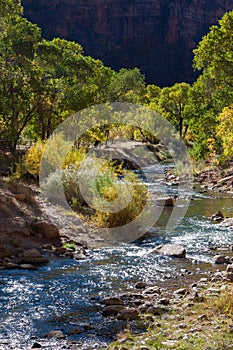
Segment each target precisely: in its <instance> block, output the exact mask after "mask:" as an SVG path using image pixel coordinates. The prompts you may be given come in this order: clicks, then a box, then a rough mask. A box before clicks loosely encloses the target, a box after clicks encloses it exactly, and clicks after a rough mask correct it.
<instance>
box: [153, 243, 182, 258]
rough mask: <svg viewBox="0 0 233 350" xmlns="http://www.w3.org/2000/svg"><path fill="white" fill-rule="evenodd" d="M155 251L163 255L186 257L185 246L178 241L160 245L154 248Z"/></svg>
mask: <svg viewBox="0 0 233 350" xmlns="http://www.w3.org/2000/svg"><path fill="white" fill-rule="evenodd" d="M153 252H154V253H157V254H161V255H168V256H174V257H176V258H185V256H186V250H185V248H184V247H183V246H182V245H181V244H177V243H173V244H172V243H170V244H162V245H159V246H157V247H156V248H155V249H154V250H153Z"/></svg>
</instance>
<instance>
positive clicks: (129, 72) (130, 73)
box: [109, 68, 146, 103]
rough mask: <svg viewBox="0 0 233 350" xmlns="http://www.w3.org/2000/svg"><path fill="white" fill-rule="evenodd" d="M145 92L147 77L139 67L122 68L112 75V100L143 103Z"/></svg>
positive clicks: (110, 95) (110, 92)
mask: <svg viewBox="0 0 233 350" xmlns="http://www.w3.org/2000/svg"><path fill="white" fill-rule="evenodd" d="M145 93H146V84H145V77H144V75H143V74H142V73H141V72H140V70H139V69H138V68H134V69H126V68H122V69H120V70H119V72H115V73H114V74H113V75H112V78H111V81H110V86H109V99H110V101H128V102H133V103H142V102H143V101H144V96H145Z"/></svg>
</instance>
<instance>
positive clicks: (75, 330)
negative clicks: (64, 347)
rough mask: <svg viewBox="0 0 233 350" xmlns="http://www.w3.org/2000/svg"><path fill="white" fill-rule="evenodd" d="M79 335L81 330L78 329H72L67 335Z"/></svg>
mask: <svg viewBox="0 0 233 350" xmlns="http://www.w3.org/2000/svg"><path fill="white" fill-rule="evenodd" d="M81 333H82V330H81V329H80V328H79V327H74V328H72V329H71V331H70V332H69V334H81Z"/></svg>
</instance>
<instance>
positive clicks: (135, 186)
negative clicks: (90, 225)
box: [94, 173, 148, 228]
mask: <svg viewBox="0 0 233 350" xmlns="http://www.w3.org/2000/svg"><path fill="white" fill-rule="evenodd" d="M114 180H115V181H112V183H111V184H110V185H109V186H106V185H105V186H104V187H101V188H100V193H101V195H102V198H103V199H105V200H106V201H108V202H109V203H111V202H113V203H115V204H114V205H113V209H112V210H111V211H108V210H105V208H104V207H103V210H98V211H96V214H95V216H94V222H95V223H96V225H97V226H98V227H109V228H110V227H119V226H123V225H126V224H128V223H130V222H131V221H133V220H135V219H136V218H137V217H138V216H139V215H140V213H141V211H142V210H143V208H144V206H145V204H146V201H147V198H148V192H147V189H146V186H144V185H142V184H141V182H140V181H139V179H138V178H137V176H136V175H135V174H133V173H128V174H126V176H125V178H124V179H123V180H118V179H117V178H115V179H114ZM102 183H103V182H102ZM129 199H130V200H129ZM98 201H99V202H100V203H98V204H99V207H100V206H101V199H97V202H98ZM111 208H112V207H111ZM119 208H120V210H119Z"/></svg>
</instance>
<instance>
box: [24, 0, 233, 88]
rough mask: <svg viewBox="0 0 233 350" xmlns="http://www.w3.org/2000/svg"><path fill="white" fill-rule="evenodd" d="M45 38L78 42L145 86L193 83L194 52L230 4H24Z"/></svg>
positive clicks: (134, 0)
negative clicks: (140, 76)
mask: <svg viewBox="0 0 233 350" xmlns="http://www.w3.org/2000/svg"><path fill="white" fill-rule="evenodd" d="M22 4H23V6H24V7H25V16H26V17H27V18H29V19H30V20H31V21H32V22H34V23H37V24H38V25H39V26H40V27H41V28H42V30H43V35H44V36H45V37H46V38H47V39H52V38H53V37H54V36H59V37H62V38H65V39H69V40H74V41H77V42H78V43H80V44H81V45H82V46H83V48H84V51H85V53H86V54H89V55H91V56H93V57H95V58H100V59H101V60H103V61H104V63H105V64H107V65H110V66H111V67H112V68H114V69H119V68H121V67H135V66H137V67H139V68H140V69H141V71H142V72H143V73H145V75H146V79H147V81H148V82H153V83H155V84H157V85H161V86H165V85H171V84H173V83H174V82H179V81H187V82H192V81H193V80H194V79H195V77H196V75H195V74H196V73H194V72H193V69H192V58H193V54H192V50H193V49H194V48H195V47H196V45H197V43H198V42H199V41H200V39H201V38H202V36H203V35H204V34H206V33H207V32H208V30H209V27H210V26H211V25H213V24H217V21H218V20H219V19H220V18H221V17H222V15H223V14H224V13H225V12H226V11H230V10H232V7H233V6H232V1H231V0H189V1H185V0H79V1H77V0H40V1H34V0H22Z"/></svg>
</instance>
